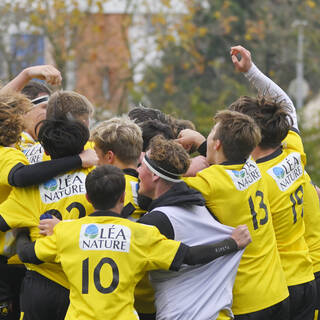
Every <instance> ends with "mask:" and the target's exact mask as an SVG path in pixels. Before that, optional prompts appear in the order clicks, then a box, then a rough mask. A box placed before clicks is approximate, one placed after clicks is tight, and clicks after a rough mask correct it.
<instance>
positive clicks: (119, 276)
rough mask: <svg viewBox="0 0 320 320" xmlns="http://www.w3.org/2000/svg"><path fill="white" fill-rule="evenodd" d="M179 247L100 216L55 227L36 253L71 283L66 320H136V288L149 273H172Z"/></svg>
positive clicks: (153, 232) (152, 230)
mask: <svg viewBox="0 0 320 320" xmlns="http://www.w3.org/2000/svg"><path fill="white" fill-rule="evenodd" d="M179 248H180V243H179V242H176V241H172V240H168V239H166V238H165V237H164V236H163V235H161V234H160V232H159V231H158V230H157V228H155V227H150V226H145V225H141V224H137V223H134V222H132V221H129V220H127V219H124V218H121V217H120V216H119V215H117V214H116V213H113V212H111V211H108V212H103V211H98V212H95V213H94V214H92V215H90V216H88V217H85V218H82V219H79V220H76V221H65V222H63V223H59V224H58V225H57V226H56V227H55V229H54V234H53V235H52V236H50V237H46V238H42V239H39V240H38V241H37V242H36V244H35V248H34V249H35V253H36V255H37V257H38V259H40V260H42V261H51V262H56V263H61V265H62V268H63V271H64V272H65V274H66V275H67V278H68V280H69V282H70V306H69V309H68V312H67V315H66V319H78V320H81V319H86V320H88V319H93V320H98V319H119V320H122V319H123V320H131V319H138V316H137V314H136V312H135V310H134V307H133V303H134V299H133V292H134V287H135V284H136V283H137V282H138V281H139V280H140V279H141V277H142V276H143V274H144V273H145V272H146V271H148V270H153V269H159V268H161V269H169V268H170V267H171V268H172V269H175V268H176V267H177V266H175V265H174V259H175V257H176V255H177V254H179Z"/></svg>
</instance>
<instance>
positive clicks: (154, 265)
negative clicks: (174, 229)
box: [145, 226, 181, 270]
mask: <svg viewBox="0 0 320 320" xmlns="http://www.w3.org/2000/svg"><path fill="white" fill-rule="evenodd" d="M145 227H146V228H150V229H151V230H150V232H149V233H148V236H147V237H145V238H146V241H147V243H146V245H147V246H148V250H147V251H148V255H147V257H146V258H147V270H156V269H164V270H168V269H170V267H171V265H172V262H173V261H174V259H175V258H176V255H177V254H179V252H180V251H179V248H180V245H181V242H178V241H174V240H169V239H167V238H166V237H165V236H164V235H162V234H161V233H160V232H159V230H158V229H157V228H156V227H153V226H145ZM178 258H179V257H178Z"/></svg>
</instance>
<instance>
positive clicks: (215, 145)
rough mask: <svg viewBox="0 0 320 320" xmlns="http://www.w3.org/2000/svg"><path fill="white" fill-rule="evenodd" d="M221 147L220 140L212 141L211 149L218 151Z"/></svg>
mask: <svg viewBox="0 0 320 320" xmlns="http://www.w3.org/2000/svg"><path fill="white" fill-rule="evenodd" d="M221 146H222V143H221V140H220V139H215V140H214V141H213V149H214V150H215V151H218V150H219V149H220V148H221Z"/></svg>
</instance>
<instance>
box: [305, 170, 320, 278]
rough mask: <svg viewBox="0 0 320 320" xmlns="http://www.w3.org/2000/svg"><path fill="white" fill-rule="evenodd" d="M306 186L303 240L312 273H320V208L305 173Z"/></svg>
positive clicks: (313, 188)
mask: <svg viewBox="0 0 320 320" xmlns="http://www.w3.org/2000/svg"><path fill="white" fill-rule="evenodd" d="M305 178H306V185H305V189H304V196H303V220H304V224H305V233H304V238H305V240H306V242H307V245H308V248H309V253H310V257H311V259H312V263H313V273H316V272H319V271H320V206H319V198H318V193H317V191H316V189H315V187H314V185H313V184H312V181H311V178H310V176H309V175H308V173H307V172H305Z"/></svg>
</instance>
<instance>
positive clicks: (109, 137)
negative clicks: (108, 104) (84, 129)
mask: <svg viewBox="0 0 320 320" xmlns="http://www.w3.org/2000/svg"><path fill="white" fill-rule="evenodd" d="M91 140H92V141H94V143H95V144H96V146H97V147H98V148H100V149H101V150H102V151H103V152H104V153H107V152H108V150H111V151H113V152H114V154H115V155H116V156H117V157H118V158H119V160H120V161H122V162H123V163H125V164H132V163H135V164H137V161H138V160H139V157H140V154H141V152H142V143H143V141H142V133H141V129H140V127H139V126H138V125H137V124H136V123H134V121H132V120H130V119H129V118H128V117H115V118H112V119H110V120H106V121H103V122H101V123H99V124H98V126H97V127H95V128H94V129H93V130H92V133H91Z"/></svg>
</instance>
